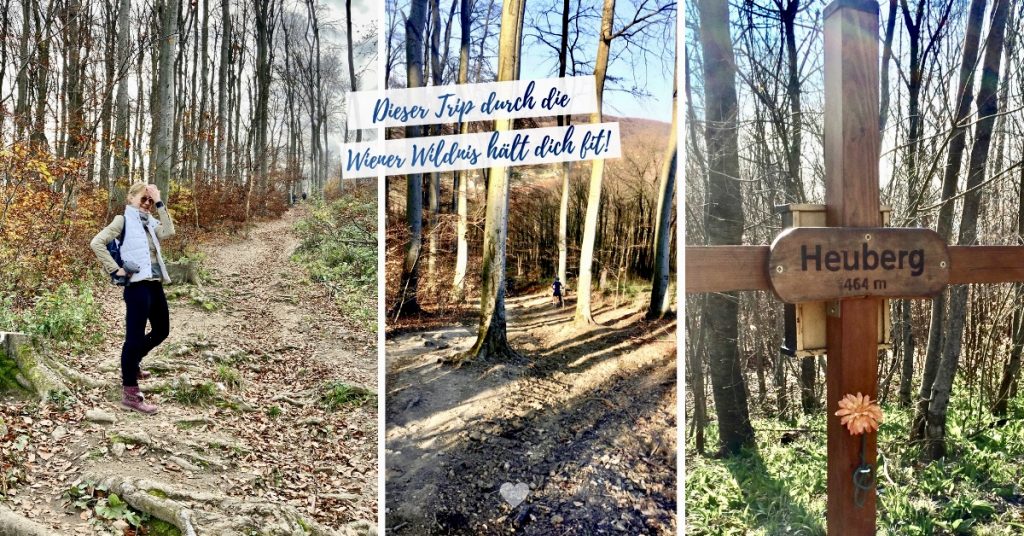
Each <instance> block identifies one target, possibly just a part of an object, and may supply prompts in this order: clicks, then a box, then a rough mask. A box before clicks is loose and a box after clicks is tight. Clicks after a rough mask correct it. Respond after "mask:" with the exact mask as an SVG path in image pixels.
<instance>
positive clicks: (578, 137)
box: [341, 92, 622, 179]
mask: <svg viewBox="0 0 1024 536" xmlns="http://www.w3.org/2000/svg"><path fill="white" fill-rule="evenodd" d="M389 93H390V92H389ZM382 148H383V152H381V149H382ZM621 151H622V147H621V145H620V141H619V124H618V123H597V124H580V125H570V126H565V127H544V128H530V129H521V130H507V131H500V132H499V131H494V132H478V133H474V134H466V135H459V134H453V135H449V136H430V137H423V138H403V139H397V140H386V141H384V142H380V141H372V142H362V143H346V144H342V146H341V158H342V162H343V163H344V176H345V177H346V178H350V179H355V178H362V177H376V176H378V175H381V174H383V175H408V174H410V173H424V172H435V171H436V172H445V171H456V170H465V169H477V168H487V167H493V166H526V165H535V164H550V163H556V162H578V161H584V160H597V159H604V158H619V157H620V156H621Z"/></svg>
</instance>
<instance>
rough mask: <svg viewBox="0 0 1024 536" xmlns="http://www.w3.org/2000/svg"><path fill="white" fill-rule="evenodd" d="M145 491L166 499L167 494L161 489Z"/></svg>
mask: <svg viewBox="0 0 1024 536" xmlns="http://www.w3.org/2000/svg"><path fill="white" fill-rule="evenodd" d="M146 493H148V494H150V495H152V496H154V497H160V498H161V499H166V498H167V494H166V493H164V492H163V491H160V490H158V489H151V490H146Z"/></svg>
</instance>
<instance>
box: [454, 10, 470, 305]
mask: <svg viewBox="0 0 1024 536" xmlns="http://www.w3.org/2000/svg"><path fill="white" fill-rule="evenodd" d="M472 15H473V2H472V1H471V0H461V4H460V7H459V26H460V32H461V34H460V39H459V78H458V80H457V83H459V84H465V83H467V82H469V42H470V37H471V35H470V32H471V30H472ZM468 133H469V123H467V122H465V121H463V122H462V123H460V124H459V134H462V135H466V134H468ZM467 180H468V176H467V175H466V173H465V172H463V171H456V172H455V189H456V191H457V192H458V193H457V195H458V200H457V201H456V208H455V210H456V212H457V213H458V224H457V225H458V227H457V230H456V246H455V279H454V281H453V282H452V301H454V302H456V303H462V302H463V301H465V299H466V269H467V265H468V264H469V243H468V242H467V240H466V234H467V233H468V232H469V214H468V202H467V199H466V196H467V192H466V182H467Z"/></svg>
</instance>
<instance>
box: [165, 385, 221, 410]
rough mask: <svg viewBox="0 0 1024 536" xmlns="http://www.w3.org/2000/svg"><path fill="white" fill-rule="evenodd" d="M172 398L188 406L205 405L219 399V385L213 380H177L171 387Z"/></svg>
mask: <svg viewBox="0 0 1024 536" xmlns="http://www.w3.org/2000/svg"><path fill="white" fill-rule="evenodd" d="M170 394H171V398H172V399H174V401H176V402H178V403H179V404H184V405H186V406H205V405H209V404H213V403H214V402H216V401H217V386H216V385H214V384H213V382H202V383H196V384H193V383H187V382H177V383H176V384H175V385H174V387H173V388H172V389H171V393H170Z"/></svg>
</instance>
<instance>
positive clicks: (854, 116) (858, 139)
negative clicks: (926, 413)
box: [824, 0, 881, 535]
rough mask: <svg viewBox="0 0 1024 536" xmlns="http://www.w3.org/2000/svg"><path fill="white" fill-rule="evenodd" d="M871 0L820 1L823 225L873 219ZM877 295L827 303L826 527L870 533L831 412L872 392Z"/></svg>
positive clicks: (851, 459)
mask: <svg viewBox="0 0 1024 536" xmlns="http://www.w3.org/2000/svg"><path fill="white" fill-rule="evenodd" d="M878 99H879V95H878V3H877V2H874V1H870V0H835V1H833V2H832V3H831V4H829V6H828V7H827V8H826V9H825V141H824V149H825V205H826V209H825V210H826V216H825V217H826V225H828V226H829V227H877V226H879V225H881V218H880V217H879V210H878V209H879V197H878V195H879V191H878V160H879V150H880V144H881V140H880V133H879V131H878ZM878 301H879V300H878V299H877V298H862V299H850V300H840V301H837V302H832V303H830V304H829V305H828V307H827V311H828V314H827V324H826V325H827V330H828V333H827V343H828V344H827V348H828V373H827V377H826V386H827V387H826V393H827V397H828V400H827V405H826V407H827V408H828V414H827V422H828V425H827V431H828V512H827V517H826V518H827V522H828V533H829V534H830V535H840V534H842V535H870V534H874V533H875V491H874V489H871V490H869V491H867V492H866V495H865V500H864V503H863V505H862V506H860V507H858V506H857V504H856V503H855V501H854V483H853V473H854V470H855V469H856V468H857V466H858V465H860V463H861V440H860V437H855V436H851V435H850V434H849V433H848V432H847V430H846V428H844V427H843V426H841V425H840V422H839V418H838V417H836V416H835V412H836V410H837V409H838V407H839V400H840V399H841V398H842V397H843V396H845V395H847V394H856V393H858V392H859V393H863V394H865V395H869V396H871V398H872V399H873V400H874V399H876V398H877V396H878V392H877V390H878V387H877V375H878V350H877V348H876V346H875V344H873V343H874V341H875V339H876V338H877V333H876V331H877V329H878V326H877V324H878ZM876 437H877V434H875V433H870V434H868V437H867V442H866V452H865V453H864V455H865V461H866V462H867V463H869V464H875V461H876V459H875V458H876V448H877V444H876Z"/></svg>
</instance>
